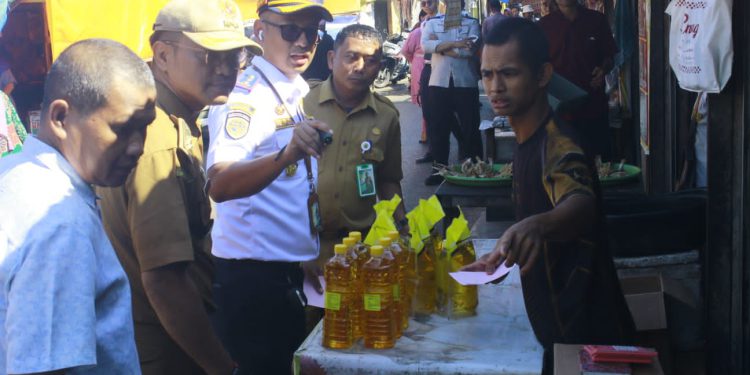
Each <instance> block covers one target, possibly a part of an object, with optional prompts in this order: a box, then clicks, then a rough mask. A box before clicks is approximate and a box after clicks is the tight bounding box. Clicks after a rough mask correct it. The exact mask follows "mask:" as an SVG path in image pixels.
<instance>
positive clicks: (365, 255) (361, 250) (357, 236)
mask: <svg viewBox="0 0 750 375" xmlns="http://www.w3.org/2000/svg"><path fill="white" fill-rule="evenodd" d="M349 237H351V238H354V240H355V241H356V243H355V247H354V249H355V250H356V251H357V253H358V254H360V255H361V257H359V258H358V259H361V262H362V263H361V264H360V265H364V264H365V262H367V260H368V259H370V247H369V246H368V245H367V244H366V243H364V242H362V232H359V231H352V232H349ZM360 268H361V267H360Z"/></svg>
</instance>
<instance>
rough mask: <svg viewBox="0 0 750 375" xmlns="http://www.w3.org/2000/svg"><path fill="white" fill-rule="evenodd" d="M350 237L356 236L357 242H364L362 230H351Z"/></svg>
mask: <svg viewBox="0 0 750 375" xmlns="http://www.w3.org/2000/svg"><path fill="white" fill-rule="evenodd" d="M349 237H351V238H354V239H355V240H356V242H362V232H357V231H353V232H349Z"/></svg>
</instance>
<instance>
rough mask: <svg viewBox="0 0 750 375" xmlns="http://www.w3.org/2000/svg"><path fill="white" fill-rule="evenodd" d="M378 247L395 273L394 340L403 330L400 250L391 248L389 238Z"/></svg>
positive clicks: (383, 238)
mask: <svg viewBox="0 0 750 375" xmlns="http://www.w3.org/2000/svg"><path fill="white" fill-rule="evenodd" d="M378 243H379V244H380V246H382V247H383V257H385V258H387V257H391V259H392V261H393V267H394V272H395V274H396V275H395V279H394V283H393V320H394V321H395V322H396V323H397V324H396V338H399V337H401V334H402V333H403V330H402V328H401V320H402V319H403V318H402V317H401V316H402V315H403V305H402V303H401V280H402V279H403V275H402V274H401V264H400V255H399V254H400V253H401V248H398V246H393V241H391V238H390V237H382V238H380V239H379V240H378Z"/></svg>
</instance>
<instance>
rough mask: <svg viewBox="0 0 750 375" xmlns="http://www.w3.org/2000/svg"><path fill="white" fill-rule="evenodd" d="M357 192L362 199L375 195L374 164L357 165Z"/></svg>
mask: <svg viewBox="0 0 750 375" xmlns="http://www.w3.org/2000/svg"><path fill="white" fill-rule="evenodd" d="M357 190H358V191H359V196H360V197H369V196H373V195H375V193H376V191H375V168H374V167H373V166H372V163H364V164H359V165H357Z"/></svg>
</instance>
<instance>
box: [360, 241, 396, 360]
mask: <svg viewBox="0 0 750 375" xmlns="http://www.w3.org/2000/svg"><path fill="white" fill-rule="evenodd" d="M386 254H387V253H384V252H383V247H382V246H380V245H374V246H372V247H370V255H371V256H372V257H371V258H370V260H368V261H367V263H365V266H364V267H363V269H362V276H363V277H364V280H365V282H364V284H365V290H364V295H363V298H362V300H363V308H364V313H363V315H364V320H365V324H364V346H365V347H366V348H371V349H387V348H392V347H393V346H394V345H395V344H396V321H395V320H394V319H393V307H394V303H393V284H394V283H395V282H396V267H395V264H394V262H393V259H392V258H389V257H388V256H386Z"/></svg>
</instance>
